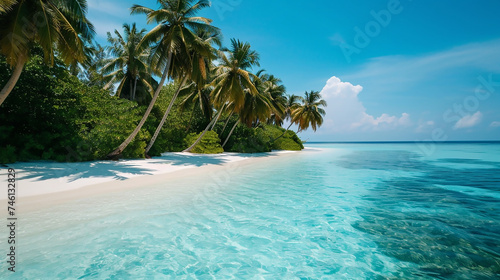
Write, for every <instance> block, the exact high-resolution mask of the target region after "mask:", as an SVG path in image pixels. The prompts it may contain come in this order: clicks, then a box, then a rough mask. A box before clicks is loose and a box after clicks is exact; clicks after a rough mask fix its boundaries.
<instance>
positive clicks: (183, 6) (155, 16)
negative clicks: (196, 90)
mask: <svg viewBox="0 0 500 280" xmlns="http://www.w3.org/2000/svg"><path fill="white" fill-rule="evenodd" d="M158 3H159V4H160V5H161V7H160V9H158V10H153V9H150V8H147V7H144V6H140V5H134V6H132V8H131V10H132V14H145V15H146V18H147V22H148V23H153V22H154V23H157V24H158V25H157V26H156V27H154V28H153V29H152V30H151V31H149V32H148V34H146V35H145V36H144V38H143V39H142V41H141V45H142V44H144V45H146V46H152V50H151V61H152V65H153V67H154V68H156V69H158V70H161V71H162V72H163V75H162V77H161V80H160V83H159V85H158V87H157V89H156V91H155V93H154V95H153V98H152V100H151V102H150V103H149V106H148V108H147V109H146V112H145V113H144V116H143V117H142V119H141V121H140V122H139V124H138V125H137V127H136V128H135V129H134V131H133V132H132V133H131V134H130V135H129V136H128V137H127V139H125V141H123V143H122V144H121V145H120V146H119V147H118V148H116V149H115V150H114V151H113V152H111V153H110V154H109V155H108V158H116V157H118V156H119V155H120V154H121V153H122V152H123V150H124V149H125V148H126V147H127V146H128V145H129V144H130V143H131V142H132V140H134V138H135V136H136V135H137V134H138V133H139V131H140V130H141V128H142V126H143V125H144V123H145V122H146V120H147V118H148V116H149V114H150V113H151V110H153V106H154V104H155V103H156V100H157V99H158V95H159V94H160V91H161V89H162V87H163V85H164V83H165V81H166V79H167V77H168V76H169V74H171V72H170V70H171V69H170V68H171V67H170V64H171V62H172V56H173V55H174V53H176V54H178V55H180V54H184V55H185V56H186V58H189V48H188V45H190V43H191V42H192V41H194V40H195V38H196V35H195V34H193V32H192V28H194V27H196V28H202V29H207V30H218V28H215V27H212V26H211V25H210V23H211V22H212V20H210V19H207V18H204V17H199V16H195V15H196V14H197V13H198V12H199V11H200V10H202V9H203V8H206V7H209V6H210V2H209V1H208V0H199V1H198V2H195V1H194V0H159V1H158Z"/></svg>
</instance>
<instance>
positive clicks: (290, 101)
mask: <svg viewBox="0 0 500 280" xmlns="http://www.w3.org/2000/svg"><path fill="white" fill-rule="evenodd" d="M301 100H302V98H301V97H300V96H298V95H294V94H292V95H290V96H288V97H285V105H284V108H285V110H284V112H283V118H282V120H283V121H286V120H288V121H290V124H289V125H288V127H287V128H286V129H285V131H283V134H281V135H280V136H278V137H277V138H275V139H273V140H272V142H274V141H276V140H278V139H279V138H281V137H283V136H285V133H286V132H287V131H288V130H289V129H290V127H291V126H292V125H293V124H296V122H294V121H293V117H292V112H294V111H295V110H296V109H298V108H299V107H300V101H301Z"/></svg>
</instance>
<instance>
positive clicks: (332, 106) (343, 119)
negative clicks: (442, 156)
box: [321, 76, 411, 132]
mask: <svg viewBox="0 0 500 280" xmlns="http://www.w3.org/2000/svg"><path fill="white" fill-rule="evenodd" d="M362 90H363V87H362V86H360V85H356V86H355V85H352V84H351V83H349V82H342V81H341V80H340V79H339V78H337V77H335V76H333V77H332V78H330V79H329V80H328V82H327V83H326V85H325V87H324V88H323V90H322V91H321V95H322V96H323V98H324V99H325V100H326V101H327V103H328V107H327V108H326V111H327V112H326V116H327V118H328V119H327V120H325V127H326V128H327V129H329V130H332V131H336V132H347V131H353V130H362V131H367V130H372V131H373V130H390V129H395V128H397V127H405V126H410V125H411V121H410V115H409V114H407V113H402V114H401V116H400V117H397V116H391V115H389V114H386V113H384V114H382V115H380V116H378V117H375V116H372V115H370V114H368V113H367V112H366V108H365V107H364V105H363V103H362V102H361V101H360V100H359V98H358V95H359V93H360V92H361V91H362Z"/></svg>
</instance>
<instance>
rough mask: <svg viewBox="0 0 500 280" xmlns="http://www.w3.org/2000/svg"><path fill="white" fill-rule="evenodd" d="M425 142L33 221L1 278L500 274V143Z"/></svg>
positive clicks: (334, 156)
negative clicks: (11, 265)
mask: <svg viewBox="0 0 500 280" xmlns="http://www.w3.org/2000/svg"><path fill="white" fill-rule="evenodd" d="M429 147H430V146H429ZM429 147H426V149H424V150H422V149H420V148H419V147H418V146H417V145H416V144H411V143H409V144H308V145H307V148H308V149H307V150H306V151H303V152H300V153H291V154H286V155H284V156H279V157H277V156H272V155H271V156H269V157H268V158H267V159H266V160H265V161H262V163H261V164H257V165H255V164H245V163H235V164H233V165H231V166H229V167H228V168H225V169H224V170H223V171H218V172H215V173H213V174H210V175H207V176H202V178H199V179H192V180H189V182H187V181H186V180H177V181H174V182H169V183H168V184H167V183H165V184H163V185H158V186H151V187H147V188H136V189H134V190H130V191H126V192H123V193H120V194H116V193H115V194H106V195H101V196H99V197H95V198H92V199H85V200H81V201H77V202H72V203H70V204H66V205H59V206H57V207H53V208H50V209H46V210H44V211H39V212H33V213H30V214H26V215H24V216H22V217H20V221H19V228H18V237H17V238H18V251H17V255H18V263H17V267H16V268H17V272H16V273H6V268H7V266H6V263H5V262H3V263H2V264H1V267H0V268H1V272H0V275H5V276H1V277H0V278H2V279H500V143H465V144H464V143H450V144H446V143H442V144H436V145H435V146H434V147H433V148H434V150H432V151H431V150H429V149H428V148H429ZM255 156H260V155H255ZM207 160H208V158H207ZM212 163H214V162H212ZM2 235H4V234H2ZM5 243H6V242H4V244H2V248H3V247H4V246H6V245H5ZM2 251H3V250H2ZM5 277H8V278H5Z"/></svg>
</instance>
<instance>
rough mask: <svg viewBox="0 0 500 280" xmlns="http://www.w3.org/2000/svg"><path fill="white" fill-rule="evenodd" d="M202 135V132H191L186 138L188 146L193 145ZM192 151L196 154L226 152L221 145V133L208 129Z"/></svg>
mask: <svg viewBox="0 0 500 280" xmlns="http://www.w3.org/2000/svg"><path fill="white" fill-rule="evenodd" d="M200 135H201V132H200V133H191V134H189V135H188V136H187V137H186V139H185V144H186V147H189V146H191V145H193V143H194V142H195V141H196V139H198V137H199V136H200ZM191 152H192V153H196V154H219V153H222V152H224V149H222V147H221V145H220V138H219V135H217V133H216V132H215V131H207V133H205V135H203V138H201V140H200V142H199V143H198V144H196V146H194V148H193V149H192V150H191Z"/></svg>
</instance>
